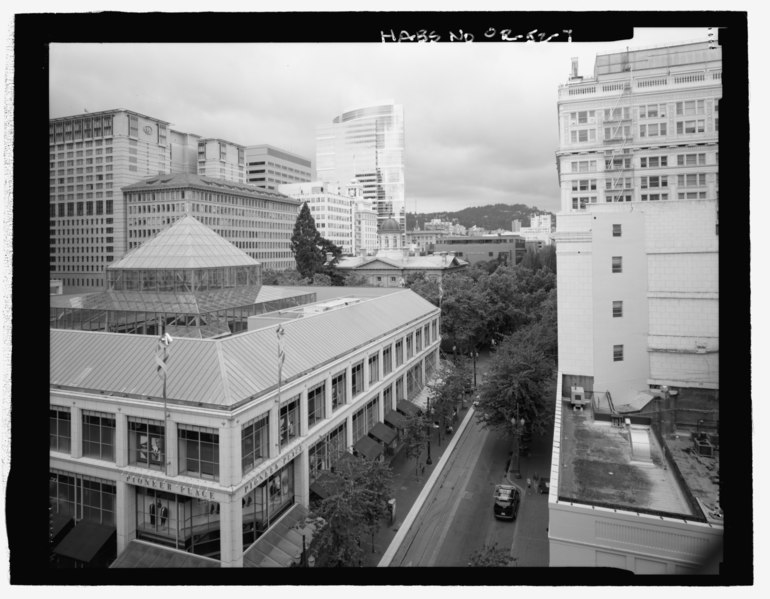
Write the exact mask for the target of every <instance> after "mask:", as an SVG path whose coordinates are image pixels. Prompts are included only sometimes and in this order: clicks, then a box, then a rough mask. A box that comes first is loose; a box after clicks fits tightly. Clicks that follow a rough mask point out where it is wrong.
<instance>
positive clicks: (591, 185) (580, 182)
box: [572, 179, 596, 191]
mask: <svg viewBox="0 0 770 599" xmlns="http://www.w3.org/2000/svg"><path fill="white" fill-rule="evenodd" d="M589 190H590V191H596V179H576V180H575V181H573V182H572V191H589Z"/></svg>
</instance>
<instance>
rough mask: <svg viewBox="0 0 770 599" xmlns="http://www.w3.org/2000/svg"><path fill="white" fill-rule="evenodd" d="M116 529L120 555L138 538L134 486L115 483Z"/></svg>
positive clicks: (119, 481)
mask: <svg viewBox="0 0 770 599" xmlns="http://www.w3.org/2000/svg"><path fill="white" fill-rule="evenodd" d="M115 528H116V530H117V541H118V555H120V554H121V553H123V550H124V549H125V548H126V546H127V545H128V543H129V542H130V541H133V540H134V539H135V538H136V491H135V487H134V486H133V485H129V484H128V483H125V482H123V481H122V480H120V479H118V480H117V481H115Z"/></svg>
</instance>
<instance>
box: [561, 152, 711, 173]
mask: <svg viewBox="0 0 770 599" xmlns="http://www.w3.org/2000/svg"><path fill="white" fill-rule="evenodd" d="M675 156H676V166H705V165H706V153H705V152H697V153H692V154H675ZM668 158H669V156H668V155H666V154H662V155H658V156H641V157H640V158H639V167H640V168H660V167H667V166H669V164H668ZM715 160H716V164H719V152H716V153H715ZM596 165H597V161H596V160H573V161H571V162H570V172H572V173H592V172H596ZM604 168H605V170H618V169H620V170H622V169H630V168H631V156H613V157H611V158H609V159H605V161H604Z"/></svg>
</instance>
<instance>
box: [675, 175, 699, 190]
mask: <svg viewBox="0 0 770 599" xmlns="http://www.w3.org/2000/svg"><path fill="white" fill-rule="evenodd" d="M676 182H677V185H678V186H679V187H705V186H706V173H688V174H686V175H677V180H676Z"/></svg>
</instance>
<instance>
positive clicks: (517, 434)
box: [511, 408, 525, 478]
mask: <svg viewBox="0 0 770 599" xmlns="http://www.w3.org/2000/svg"><path fill="white" fill-rule="evenodd" d="M516 411H517V412H518V408H517V410H516ZM524 423H525V422H524V418H522V419H521V420H516V418H511V424H512V425H513V439H514V444H513V454H514V457H515V458H516V467H515V468H514V474H515V476H516V478H521V449H520V444H521V431H522V429H523V428H524Z"/></svg>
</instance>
